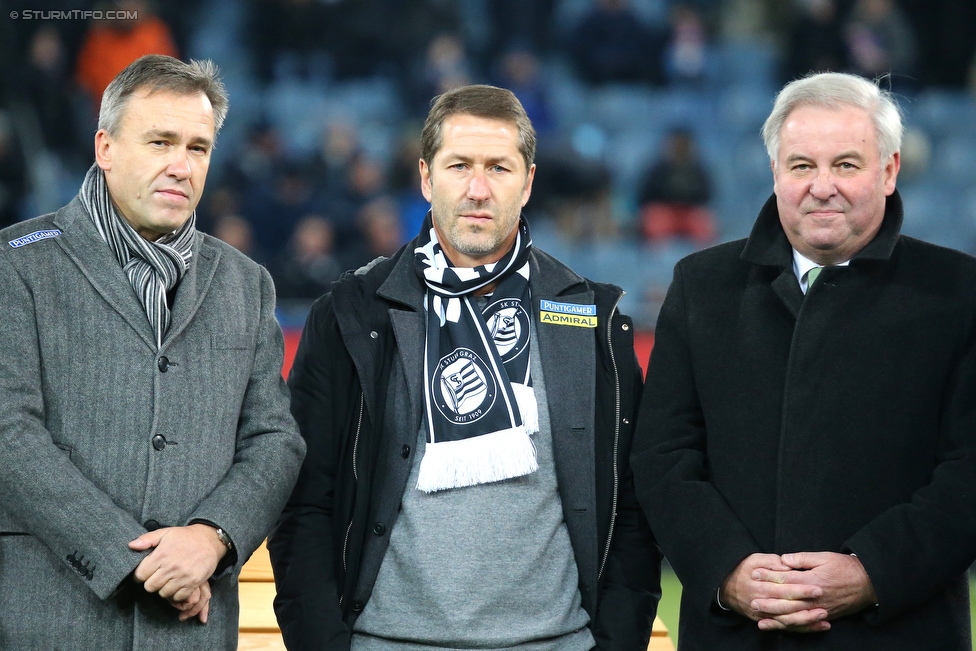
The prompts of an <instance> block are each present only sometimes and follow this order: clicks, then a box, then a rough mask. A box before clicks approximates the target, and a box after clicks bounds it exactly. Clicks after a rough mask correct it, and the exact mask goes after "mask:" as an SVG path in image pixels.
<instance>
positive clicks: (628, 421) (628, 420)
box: [622, 418, 630, 425]
mask: <svg viewBox="0 0 976 651" xmlns="http://www.w3.org/2000/svg"><path fill="white" fill-rule="evenodd" d="M622 420H623V421H624V425H630V419H629V418H624V419H622Z"/></svg>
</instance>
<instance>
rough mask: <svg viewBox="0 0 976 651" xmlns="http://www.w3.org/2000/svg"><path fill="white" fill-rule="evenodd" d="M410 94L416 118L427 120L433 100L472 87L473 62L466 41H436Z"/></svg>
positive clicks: (447, 36)
mask: <svg viewBox="0 0 976 651" xmlns="http://www.w3.org/2000/svg"><path fill="white" fill-rule="evenodd" d="M412 77H413V83H412V86H411V88H410V90H409V91H408V93H409V95H410V96H411V97H412V99H411V101H410V104H411V108H412V111H413V114H414V115H415V116H418V117H419V116H426V115H427V112H428V111H429V110H430V102H431V100H432V99H433V98H434V97H436V96H437V95H440V94H441V93H443V92H445V91H448V90H451V89H452V88H457V87H458V86H464V85H466V84H470V83H472V74H471V62H470V61H469V60H468V54H467V52H466V51H465V47H464V41H462V40H461V38H460V37H459V36H458V35H457V34H453V33H446V34H441V35H439V36H437V37H435V38H434V39H433V40H432V41H431V42H430V44H429V45H428V46H427V52H426V56H425V57H424V59H423V60H422V61H421V62H420V63H419V67H418V69H417V70H416V71H415V72H414V74H413V76H412Z"/></svg>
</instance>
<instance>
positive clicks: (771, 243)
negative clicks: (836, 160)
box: [741, 190, 904, 269]
mask: <svg viewBox="0 0 976 651" xmlns="http://www.w3.org/2000/svg"><path fill="white" fill-rule="evenodd" d="M903 219H904V207H903V205H902V200H901V195H900V194H899V193H898V190H895V191H894V192H893V193H892V195H891V196H890V197H888V200H887V201H886V202H885V214H884V220H883V221H882V222H881V230H879V231H878V234H877V235H875V237H874V239H873V240H871V241H870V242H868V244H867V245H866V246H865V247H864V248H863V249H861V250H860V251H858V252H857V253H855V254H854V257H853V258H851V261H852V262H856V261H859V260H887V259H888V258H890V257H891V254H892V252H893V251H894V249H895V244H896V243H897V242H898V238H899V236H900V235H901V225H902V221H903ZM741 258H742V259H743V260H745V261H746V262H752V263H753V264H759V265H766V266H772V267H782V268H790V269H792V266H793V248H792V246H791V245H790V242H789V240H788V239H786V233H785V232H784V231H783V226H782V224H780V221H779V211H778V210H777V209H776V195H775V194H774V195H771V196H770V197H769V199H768V200H767V201H766V204H765V205H764V206H763V207H762V210H760V211H759V217H758V218H757V219H756V223H755V225H754V226H753V227H752V233H751V234H750V235H749V239H748V240H747V241H746V245H745V248H744V249H743V250H742V255H741Z"/></svg>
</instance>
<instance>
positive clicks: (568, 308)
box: [539, 299, 597, 328]
mask: <svg viewBox="0 0 976 651" xmlns="http://www.w3.org/2000/svg"><path fill="white" fill-rule="evenodd" d="M539 307H540V310H541V314H540V315H539V321H540V322H541V323H549V324H552V325H566V326H575V327H577V328H595V327H596V323H597V318H596V305H579V304H577V303H557V302H555V301H547V300H545V299H542V300H541V301H540V303H539Z"/></svg>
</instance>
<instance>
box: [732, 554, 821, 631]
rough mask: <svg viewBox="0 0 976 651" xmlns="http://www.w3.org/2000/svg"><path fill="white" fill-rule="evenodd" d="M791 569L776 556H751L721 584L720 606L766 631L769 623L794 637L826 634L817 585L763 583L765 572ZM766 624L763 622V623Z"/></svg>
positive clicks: (765, 581) (764, 581) (819, 589)
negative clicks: (778, 624) (783, 625)
mask: <svg viewBox="0 0 976 651" xmlns="http://www.w3.org/2000/svg"><path fill="white" fill-rule="evenodd" d="M791 569H793V568H791V567H790V566H788V565H786V564H785V563H783V560H782V559H781V558H780V557H779V556H778V555H777V554H751V555H749V556H747V557H746V558H744V559H743V560H742V562H741V563H739V565H738V566H737V567H736V568H735V569H734V570H732V573H731V574H729V575H728V576H727V577H726V578H725V581H724V582H723V583H722V589H721V591H720V593H719V594H720V600H721V604H722V606H724V607H725V608H728V609H730V610H733V611H735V612H737V613H739V614H740V615H744V616H745V617H748V618H749V619H751V620H753V621H754V622H760V623H759V628H760V629H763V630H766V628H771V627H770V626H768V620H770V619H772V618H776V619H777V620H778V621H779V622H782V623H786V624H788V626H787V627H786V630H790V631H793V632H797V633H812V632H818V631H827V630H829V629H830V623H829V622H828V621H826V620H827V611H826V610H825V609H823V608H820V607H818V606H817V605H816V604H815V603H814V602H815V600H816V599H817V598H819V597H821V596H822V595H823V589H822V588H820V586H816V585H806V584H801V583H777V582H773V581H769V580H762V577H763V576H764V575H765V571H772V572H788V571H790V570H791ZM764 620H766V621H764Z"/></svg>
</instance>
